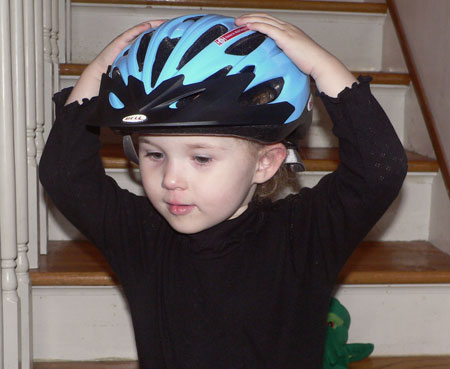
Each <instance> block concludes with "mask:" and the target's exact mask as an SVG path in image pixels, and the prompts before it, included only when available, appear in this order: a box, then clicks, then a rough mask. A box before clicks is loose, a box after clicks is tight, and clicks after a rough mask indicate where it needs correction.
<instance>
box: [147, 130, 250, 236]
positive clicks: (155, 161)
mask: <svg viewBox="0 0 450 369" xmlns="http://www.w3.org/2000/svg"><path fill="white" fill-rule="evenodd" d="M252 151H253V152H252ZM257 163H258V153H257V150H256V149H253V150H252V149H251V147H250V144H249V143H247V142H246V141H245V140H241V139H237V138H232V137H216V136H151V135H143V136H140V138H139V167H140V171H141V176H142V183H143V186H144V189H145V192H146V194H147V197H148V198H149V199H150V201H151V202H152V204H153V206H154V207H155V208H156V209H157V210H158V211H159V213H160V214H161V215H162V216H163V217H164V218H165V219H166V220H167V221H168V222H169V224H170V225H171V226H172V228H174V229H175V230H176V231H178V232H181V233H196V232H200V231H202V230H205V229H207V228H210V227H212V226H214V225H216V224H218V223H220V222H222V221H224V220H226V219H231V218H233V217H236V216H238V215H240V214H241V213H242V212H244V211H245V209H246V208H247V205H248V203H249V201H250V200H251V198H252V196H253V193H254V190H255V188H256V183H255V172H256V169H257Z"/></svg>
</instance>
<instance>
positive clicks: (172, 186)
mask: <svg viewBox="0 0 450 369" xmlns="http://www.w3.org/2000/svg"><path fill="white" fill-rule="evenodd" d="M186 185H187V182H186V176H185V171H184V169H183V168H182V165H180V163H177V162H176V161H175V160H167V162H166V164H165V167H164V172H163V177H162V183H161V186H162V187H163V188H165V189H166V190H182V189H185V188H186Z"/></svg>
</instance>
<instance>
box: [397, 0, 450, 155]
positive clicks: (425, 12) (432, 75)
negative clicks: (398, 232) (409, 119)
mask: <svg viewBox="0 0 450 369" xmlns="http://www.w3.org/2000/svg"><path fill="white" fill-rule="evenodd" d="M395 3H396V5H397V8H398V12H399V15H400V19H401V22H402V25H403V27H404V30H405V33H406V38H407V40H408V44H409V46H410V49H411V53H412V56H413V58H414V61H415V63H416V67H417V72H418V77H419V79H420V80H421V82H422V84H423V87H424V90H425V94H426V96H427V98H428V102H429V104H430V107H431V111H432V113H433V116H434V119H435V121H436V124H437V129H438V133H439V136H440V139H441V143H442V147H443V149H444V153H445V157H446V159H447V162H450V145H449V144H448V143H449V142H450V94H449V90H450V45H449V43H450V1H448V0H432V1H430V0H429V1H423V0H395ZM446 143H447V144H446Z"/></svg>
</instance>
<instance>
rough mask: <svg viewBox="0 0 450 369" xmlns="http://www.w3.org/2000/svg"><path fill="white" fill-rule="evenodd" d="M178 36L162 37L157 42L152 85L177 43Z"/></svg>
mask: <svg viewBox="0 0 450 369" xmlns="http://www.w3.org/2000/svg"><path fill="white" fill-rule="evenodd" d="M179 40H180V38H179V37H178V38H169V37H166V38H164V39H163V40H162V41H161V43H160V44H159V47H158V51H157V52H156V57H155V62H154V63H153V68H152V87H155V83H156V81H157V80H158V77H159V75H160V74H161V71H162V69H163V67H164V65H165V64H166V61H167V59H168V58H169V56H170V54H171V53H172V51H173V49H174V48H175V46H176V45H177V43H178V41H179Z"/></svg>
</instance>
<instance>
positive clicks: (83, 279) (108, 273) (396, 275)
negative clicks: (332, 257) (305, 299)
mask: <svg viewBox="0 0 450 369" xmlns="http://www.w3.org/2000/svg"><path fill="white" fill-rule="evenodd" d="M48 250H49V253H48V255H41V256H40V260H39V261H40V267H39V269H37V270H31V271H30V278H31V282H32V285H33V286H116V285H118V284H119V282H118V280H117V279H116V277H115V275H114V273H113V272H112V270H111V268H110V267H109V265H108V264H107V263H106V261H105V259H104V257H103V256H102V255H101V254H100V252H99V251H98V250H97V249H96V248H95V247H94V246H93V245H92V244H90V243H88V242H86V241H52V242H50V244H49V249H48ZM338 283H339V284H415V283H450V255H447V254H445V253H444V252H442V251H440V250H438V249H437V248H435V247H434V246H433V245H432V244H430V243H429V242H425V241H413V242H363V243H362V244H361V245H360V246H359V247H358V248H357V249H356V250H355V252H354V253H353V255H352V256H351V257H350V259H349V260H348V261H347V264H346V265H345V267H344V269H343V270H342V272H341V273H340V276H339V280H338Z"/></svg>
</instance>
